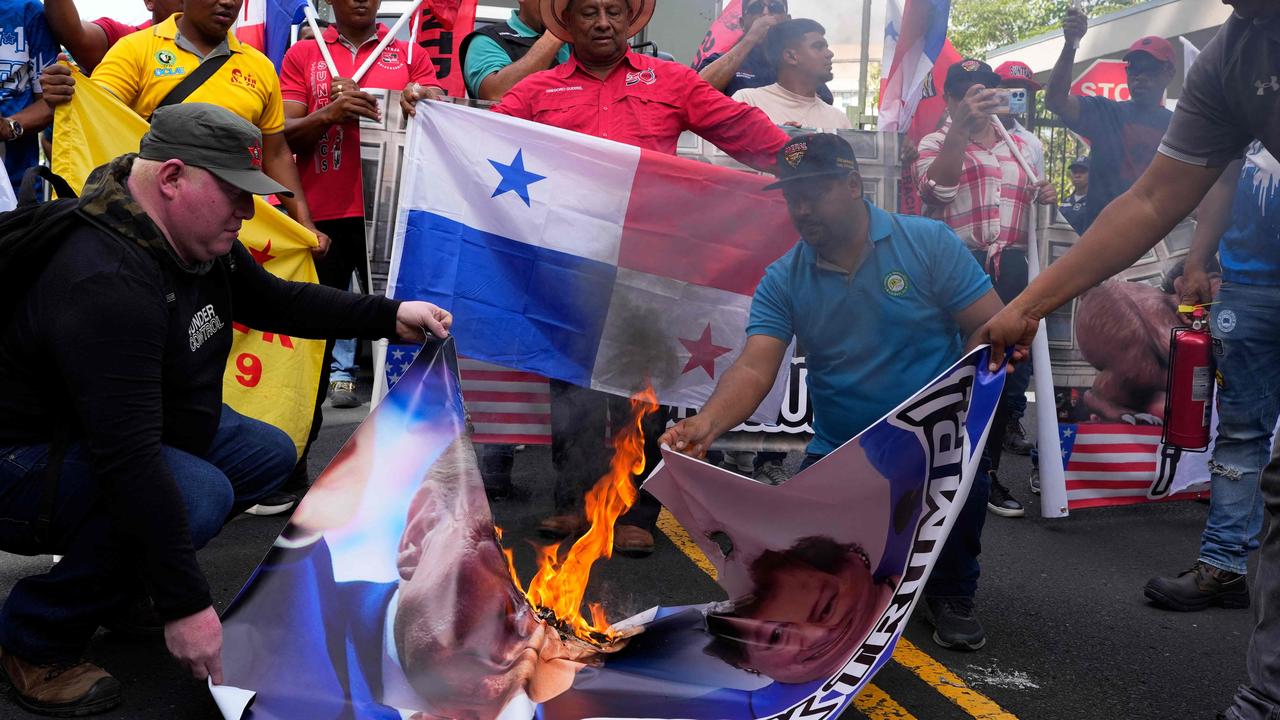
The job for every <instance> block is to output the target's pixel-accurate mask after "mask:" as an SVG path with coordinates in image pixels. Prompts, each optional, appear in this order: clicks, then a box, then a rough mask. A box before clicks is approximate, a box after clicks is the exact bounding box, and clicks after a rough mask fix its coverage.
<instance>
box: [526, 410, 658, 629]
mask: <svg viewBox="0 0 1280 720" xmlns="http://www.w3.org/2000/svg"><path fill="white" fill-rule="evenodd" d="M657 409H658V398H657V395H655V394H654V392H653V387H652V386H649V387H646V388H645V389H644V390H642V391H640V392H638V393H636V394H635V395H633V396H632V397H631V417H630V422H629V423H628V425H627V426H626V427H625V428H624V429H623V430H622V431H620V432H619V433H618V434H617V435H616V436H615V437H614V439H613V450H614V452H613V459H612V460H611V461H610V463H609V472H608V473H606V474H605V475H604V476H603V477H601V478H600V479H599V480H598V481H596V484H595V487H593V488H592V489H591V491H590V492H588V493H587V495H586V499H585V502H584V504H585V508H586V515H587V523H588V530H587V532H586V533H585V534H584V535H583V536H582V537H580V538H578V540H577V541H576V542H574V543H573V546H572V547H571V548H569V552H568V554H567V555H565V557H564V559H563V560H561V559H560V553H559V550H560V546H559V545H548V546H544V547H541V548H539V549H538V556H539V557H538V572H537V574H535V575H534V576H533V580H531V581H530V582H529V589H528V590H527V591H525V597H527V598H528V599H529V602H530V603H532V604H533V606H534V607H535V608H539V609H544V610H548V611H550V612H551V613H552V614H553V615H555V617H556V619H557V620H559V621H560V622H561V623H563V625H564V627H566V628H568V629H571V630H572V631H573V633H574V634H575V635H577V636H579V637H592V636H594V637H596V638H600V637H603V638H605V639H606V641H608V640H613V639H614V638H616V637H617V634H616V633H614V632H613V631H612V628H611V626H610V625H609V622H608V620H607V619H606V618H605V614H604V609H603V608H602V607H601V606H600V605H599V604H596V603H592V604H591V606H590V608H589V611H590V613H591V619H590V620H588V619H587V618H586V617H584V616H583V614H582V600H583V597H584V596H585V595H586V590H587V581H588V580H589V579H590V577H591V567H592V566H593V565H595V563H596V561H597V560H599V559H600V558H602V557H603V558H608V557H611V556H612V555H613V524H614V522H615V521H616V520H617V519H618V518H619V517H621V516H622V514H623V513H625V512H626V511H627V510H629V509H631V506H632V505H634V504H635V501H636V485H635V483H634V482H633V481H632V476H634V475H639V474H640V473H642V472H644V468H645V458H644V430H643V428H642V425H641V423H642V421H643V420H644V418H645V416H647V415H649V414H650V413H653V412H655V411H657ZM566 542H568V541H566ZM507 556H508V561H510V552H508V554H507ZM511 576H512V578H513V579H514V580H515V582H516V587H520V579H519V578H518V577H516V573H515V567H514V566H512V568H511Z"/></svg>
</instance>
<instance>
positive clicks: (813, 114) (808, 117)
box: [733, 83, 853, 130]
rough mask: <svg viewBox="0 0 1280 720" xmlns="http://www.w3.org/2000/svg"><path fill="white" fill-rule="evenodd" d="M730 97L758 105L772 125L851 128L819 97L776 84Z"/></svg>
mask: <svg viewBox="0 0 1280 720" xmlns="http://www.w3.org/2000/svg"><path fill="white" fill-rule="evenodd" d="M733 99H734V100H737V101H738V102H742V103H746V104H748V105H750V106H752V107H758V108H760V109H761V110H763V111H764V114H765V115H768V116H769V119H770V120H772V121H773V122H774V123H775V124H778V125H783V124H786V123H789V122H794V123H800V126H801V127H806V128H812V129H814V130H852V129H853V123H851V122H849V116H848V115H846V114H845V113H844V112H842V111H841V110H838V109H836V108H834V107H832V106H830V105H828V104H826V103H824V102H822V100H820V99H818V97H817V96H814V97H805V96H804V95H797V94H795V93H793V92H791V91H790V90H788V89H786V88H784V87H782V86H781V85H779V84H778V83H774V84H772V85H765V86H764V87H758V88H746V89H743V90H739V91H738V92H736V93H734V94H733Z"/></svg>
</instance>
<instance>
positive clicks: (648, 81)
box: [627, 68, 658, 87]
mask: <svg viewBox="0 0 1280 720" xmlns="http://www.w3.org/2000/svg"><path fill="white" fill-rule="evenodd" d="M656 82H658V75H657V73H655V72H654V71H653V68H646V69H645V70H643V71H642V72H638V73H631V72H629V73H627V87H631V86H632V85H639V84H640V83H644V84H645V85H652V84H654V83H656Z"/></svg>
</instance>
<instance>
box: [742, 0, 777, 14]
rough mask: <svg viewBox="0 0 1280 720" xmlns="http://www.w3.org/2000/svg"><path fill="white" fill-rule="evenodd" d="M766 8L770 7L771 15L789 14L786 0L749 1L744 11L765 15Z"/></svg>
mask: <svg viewBox="0 0 1280 720" xmlns="http://www.w3.org/2000/svg"><path fill="white" fill-rule="evenodd" d="M766 8H768V10H769V14H770V15H786V14H787V4H786V3H785V2H780V0H773V1H772V2H764V0H756V2H753V3H749V4H748V5H747V8H746V10H745V11H744V13H745V14H747V15H763V14H764V11H765V9H766Z"/></svg>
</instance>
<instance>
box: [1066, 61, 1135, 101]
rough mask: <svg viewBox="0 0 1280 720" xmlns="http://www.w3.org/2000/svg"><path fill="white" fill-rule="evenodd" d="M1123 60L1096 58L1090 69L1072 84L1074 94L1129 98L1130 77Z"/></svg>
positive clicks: (1113, 98) (1116, 98)
mask: <svg viewBox="0 0 1280 720" xmlns="http://www.w3.org/2000/svg"><path fill="white" fill-rule="evenodd" d="M1124 68H1125V62H1124V61H1123V60H1095V61H1094V63H1093V64H1092V65H1090V66H1089V69H1088V70H1085V71H1084V72H1083V73H1081V74H1080V77H1078V78H1076V81H1075V82H1074V83H1072V84H1071V94H1072V95H1082V96H1084V97H1094V96H1097V97H1104V98H1107V99H1108V100H1118V101H1119V100H1128V99H1130V96H1129V78H1128V77H1127V76H1126V75H1125V72H1124Z"/></svg>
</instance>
